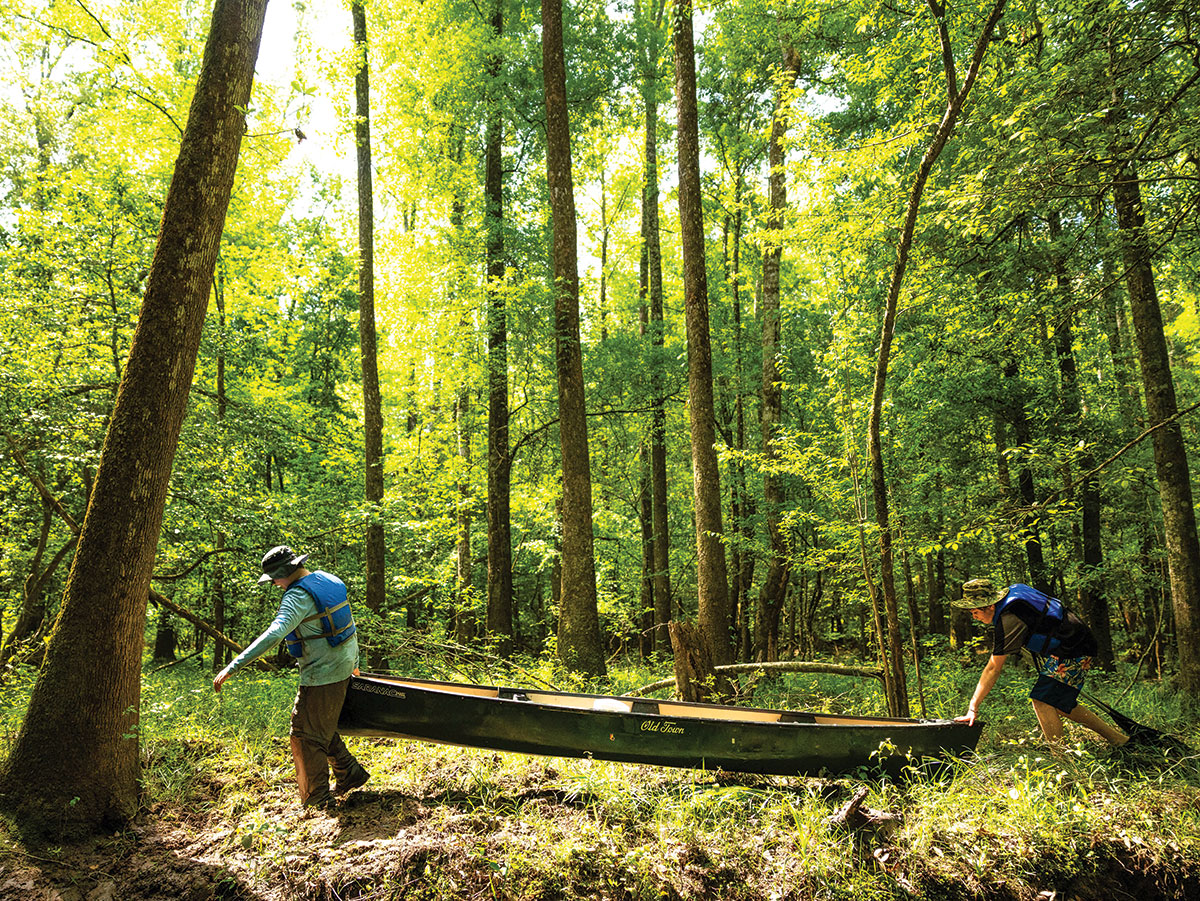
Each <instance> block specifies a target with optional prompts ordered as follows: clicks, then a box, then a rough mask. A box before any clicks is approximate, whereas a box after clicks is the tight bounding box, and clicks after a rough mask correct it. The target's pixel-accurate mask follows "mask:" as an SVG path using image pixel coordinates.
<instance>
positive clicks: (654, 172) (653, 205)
mask: <svg viewBox="0 0 1200 901" xmlns="http://www.w3.org/2000/svg"><path fill="white" fill-rule="evenodd" d="M649 2H650V3H651V6H652V9H650V10H646V11H645V17H644V18H643V17H642V7H641V5H640V0H634V3H635V6H634V8H635V18H636V19H637V20H638V21H639V22H640V23H641V25H642V28H641V32H640V33H641V34H642V35H643V36H644V40H645V44H644V50H643V55H642V57H641V65H642V104H643V107H644V110H645V131H646V154H645V163H644V169H643V174H642V222H641V227H642V256H643V259H644V266H643V267H642V272H641V277H640V282H639V286H638V287H639V292H640V294H641V296H642V299H643V302H647V301H648V303H649V312H650V321H649V325H648V329H647V331H648V332H649V335H650V344H651V347H652V348H653V351H654V356H653V359H652V360H651V363H650V393H651V398H650V405H651V407H650V519H651V529H652V539H653V542H652V551H653V557H654V646H653V650H655V651H663V652H665V651H666V650H668V649H669V648H670V646H671V640H670V636H669V635H668V634H667V623H668V622H670V620H671V614H672V602H671V556H670V554H671V547H670V532H669V526H668V521H667V413H666V402H665V400H664V398H663V376H662V366H663V360H662V349H663V345H664V339H665V334H664V329H665V324H664V321H663V286H662V244H661V241H660V238H659V219H658V82H659V68H658V66H659V61H658V57H659V53H660V45H659V39H660V37H661V34H662V17H663V9H664V6H665V0H649Z"/></svg>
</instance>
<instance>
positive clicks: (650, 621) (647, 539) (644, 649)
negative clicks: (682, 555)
mask: <svg viewBox="0 0 1200 901" xmlns="http://www.w3.org/2000/svg"><path fill="white" fill-rule="evenodd" d="M645 313H646V308H645V306H644V305H643V307H642V334H643V336H644V335H645ZM652 495H653V490H652V489H651V487H650V448H649V447H648V446H647V444H646V442H645V441H643V442H642V443H641V444H640V445H638V488H637V509H638V527H639V530H640V532H641V536H642V575H641V579H640V580H639V593H638V600H639V603H638V618H637V623H638V637H639V640H638V652H639V653H640V654H641V656H642V657H643V658H649V657H651V656H652V655H653V654H654V512H653V510H652V509H651V507H652V504H651V502H650V499H651V497H652Z"/></svg>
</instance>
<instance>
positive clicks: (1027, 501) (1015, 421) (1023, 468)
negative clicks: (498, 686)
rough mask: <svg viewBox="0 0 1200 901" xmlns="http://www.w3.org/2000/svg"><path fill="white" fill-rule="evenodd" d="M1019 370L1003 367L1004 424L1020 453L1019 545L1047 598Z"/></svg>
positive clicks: (1009, 364)
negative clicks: (1005, 386) (1006, 398)
mask: <svg viewBox="0 0 1200 901" xmlns="http://www.w3.org/2000/svg"><path fill="white" fill-rule="evenodd" d="M1020 370H1021V367H1020V364H1019V363H1018V362H1017V360H1016V359H1015V357H1014V358H1012V359H1010V360H1009V361H1008V362H1007V363H1005V364H1004V370H1003V376H1004V380H1005V382H1007V383H1008V384H1009V385H1010V386H1011V387H1010V389H1009V401H1008V408H1007V411H1006V412H1007V416H1008V422H1009V424H1010V425H1011V426H1012V428H1013V440H1014V441H1015V442H1016V448H1017V450H1018V451H1019V452H1020V453H1021V465H1020V467H1019V468H1018V469H1017V499H1018V501H1019V502H1020V504H1021V506H1022V507H1023V508H1024V511H1025V512H1023V513H1022V514H1021V517H1020V519H1021V532H1022V535H1023V539H1022V543H1023V544H1024V546H1025V560H1026V563H1027V565H1028V567H1029V582H1030V584H1031V585H1033V587H1034V588H1036V589H1037V590H1038V591H1042V592H1045V593H1046V594H1051V593H1052V591H1051V588H1050V577H1049V574H1048V573H1047V571H1046V555H1045V553H1044V552H1043V550H1042V537H1041V518H1040V517H1039V516H1038V515H1037V513H1036V512H1034V511H1035V508H1036V505H1037V484H1036V482H1035V481H1034V478H1033V468H1032V467H1031V466H1030V463H1029V455H1030V446H1031V444H1032V442H1033V437H1032V434H1031V432H1030V428H1029V417H1028V416H1027V415H1026V414H1025V390H1024V388H1023V387H1022V386H1021V385H1020V384H1019V377H1020Z"/></svg>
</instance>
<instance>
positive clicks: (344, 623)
mask: <svg viewBox="0 0 1200 901" xmlns="http://www.w3.org/2000/svg"><path fill="white" fill-rule="evenodd" d="M290 587H292V588H295V587H300V588H303V589H304V590H305V591H306V592H308V594H309V596H310V597H312V599H313V603H314V604H315V605H316V607H317V612H316V613H314V614H313V615H312V616H309V617H306V618H305V619H303V620H301V622H300V626H297V627H296V628H295V629H293V630H292V631H291V632H289V633H288V634H287V637H286V638H285V639H284V642H285V643H286V644H287V651H288V653H289V654H291V655H292V656H293V657H303V656H304V642H306V641H313V640H314V639H317V638H324V639H325V640H326V641H328V642H329V644H330V645H331V646H333V647H337V646H338V645H339V644H341V643H342V642H343V641H345V640H346V639H347V638H349V637H350V636H351V635H353V634H354V633H355V632H357V631H358V627H357V626H355V625H354V614H353V613H351V612H350V600H349V598H348V597H347V593H346V586H345V584H344V583H343V582H342V580H341V579H339V578H337V577H336V576H331V575H330V574H329V573H326V572H321V571H319V570H318V571H317V572H314V573H309V574H308V575H307V576H305V577H304V578H303V579H299V580H297V581H295V582H293V583H292V585H291V586H290ZM317 620H320V622H321V632H320V634H319V635H304V636H301V635H300V627H301V626H303V625H305V624H306V623H311V622H315V621H317Z"/></svg>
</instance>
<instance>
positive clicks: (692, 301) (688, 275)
mask: <svg viewBox="0 0 1200 901" xmlns="http://www.w3.org/2000/svg"><path fill="white" fill-rule="evenodd" d="M672 33H673V35H674V46H675V100H676V103H677V104H678V107H679V113H678V126H677V127H678V140H679V231H680V236H681V238H682V249H683V306H684V318H685V320H686V322H687V346H688V409H689V413H690V415H691V433H692V488H693V495H694V497H695V506H696V582H697V587H698V589H699V605H700V615H699V627H700V632H701V633H702V634H703V635H704V636H705V640H706V641H708V642H709V643H710V647H711V651H712V659H713V663H714V664H715V665H717V666H720V665H722V664H726V663H730V662H732V660H733V644H732V642H731V641H730V640H729V579H728V573H727V571H726V565H725V543H724V540H723V538H724V531H725V530H724V528H723V527H722V525H721V476H720V469H719V468H718V466H717V447H716V444H717V434H716V421H715V420H716V415H715V408H714V404H713V378H712V345H711V342H710V339H709V322H708V275H707V273H706V271H705V261H704V210H703V206H702V203H703V197H702V195H701V191H700V131H699V121H698V118H697V109H696V49H695V43H694V37H693V34H692V2H691V0H678V2H677V3H676V4H675V21H674V27H673V29H672Z"/></svg>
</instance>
